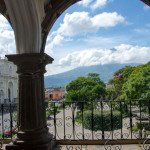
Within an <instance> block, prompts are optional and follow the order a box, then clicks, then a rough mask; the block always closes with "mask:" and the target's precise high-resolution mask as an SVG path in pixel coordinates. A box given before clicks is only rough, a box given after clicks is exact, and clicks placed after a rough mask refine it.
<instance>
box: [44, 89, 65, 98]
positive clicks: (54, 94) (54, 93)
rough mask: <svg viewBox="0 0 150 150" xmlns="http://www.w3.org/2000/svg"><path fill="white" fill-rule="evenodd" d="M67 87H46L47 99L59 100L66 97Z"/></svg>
mask: <svg viewBox="0 0 150 150" xmlns="http://www.w3.org/2000/svg"><path fill="white" fill-rule="evenodd" d="M64 96H65V88H52V87H48V88H45V99H47V100H59V99H62V98H64Z"/></svg>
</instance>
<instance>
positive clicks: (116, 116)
mask: <svg viewBox="0 0 150 150" xmlns="http://www.w3.org/2000/svg"><path fill="white" fill-rule="evenodd" d="M120 115H121V114H120V112H119V111H113V113H112V118H111V112H110V111H108V110H107V111H103V115H101V112H100V111H97V110H96V111H94V112H93V131H97V130H104V131H111V130H117V129H120V128H121V122H122V120H121V117H120ZM102 118H103V126H102ZM111 119H112V120H111ZM83 126H84V128H85V129H89V130H92V112H91V111H89V110H88V111H84V114H83Z"/></svg>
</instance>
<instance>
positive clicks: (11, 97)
mask: <svg viewBox="0 0 150 150" xmlns="http://www.w3.org/2000/svg"><path fill="white" fill-rule="evenodd" d="M16 70H17V67H16V66H15V65H14V64H13V63H12V62H9V61H8V60H7V59H1V58H0V104H2V103H9V102H17V98H18V75H17V74H16Z"/></svg>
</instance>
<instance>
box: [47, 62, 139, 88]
mask: <svg viewBox="0 0 150 150" xmlns="http://www.w3.org/2000/svg"><path fill="white" fill-rule="evenodd" d="M128 65H130V66H137V65H139V64H107V65H95V66H87V67H79V68H76V69H73V70H70V71H67V72H64V73H60V74H56V75H50V76H45V87H65V86H66V85H67V84H68V83H69V82H70V81H72V80H75V79H76V78H77V77H80V76H85V77H86V76H87V75H88V73H98V74H100V78H101V79H102V81H103V82H105V83H107V82H108V80H109V79H110V78H112V77H113V74H114V72H116V71H117V70H118V69H121V68H122V67H125V66H128Z"/></svg>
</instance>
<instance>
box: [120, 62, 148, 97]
mask: <svg viewBox="0 0 150 150" xmlns="http://www.w3.org/2000/svg"><path fill="white" fill-rule="evenodd" d="M122 97H123V98H124V99H150V63H147V64H146V65H139V66H137V67H136V68H135V70H134V71H133V72H132V74H131V75H130V77H129V78H128V80H127V82H126V83H125V84H124V85H123V95H122Z"/></svg>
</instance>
